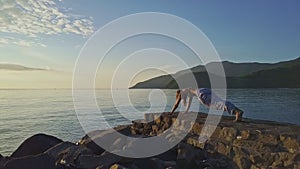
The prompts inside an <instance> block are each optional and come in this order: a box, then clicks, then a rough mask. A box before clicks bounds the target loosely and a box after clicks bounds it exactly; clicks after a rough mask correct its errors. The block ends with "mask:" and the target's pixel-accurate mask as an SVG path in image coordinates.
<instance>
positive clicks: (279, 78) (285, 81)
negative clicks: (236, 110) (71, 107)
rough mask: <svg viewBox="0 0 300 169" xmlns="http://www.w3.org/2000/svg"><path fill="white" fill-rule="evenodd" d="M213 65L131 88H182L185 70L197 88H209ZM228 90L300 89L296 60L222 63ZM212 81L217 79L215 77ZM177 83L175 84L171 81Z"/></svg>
mask: <svg viewBox="0 0 300 169" xmlns="http://www.w3.org/2000/svg"><path fill="white" fill-rule="evenodd" d="M217 64H219V63H217V62H212V63H208V64H207V65H206V66H203V65H199V66H196V67H193V68H191V69H188V70H183V71H180V72H177V73H175V74H172V75H163V76H159V77H155V78H153V79H149V80H146V81H144V82H140V83H137V84H136V85H134V86H133V87H131V88H170V89H176V88H178V84H177V82H179V83H180V84H183V86H181V87H193V86H188V84H187V85H186V86H184V85H185V82H186V81H188V79H190V77H188V76H190V74H188V72H189V71H192V72H193V75H194V76H195V79H196V81H197V84H198V86H199V87H210V81H209V76H208V73H207V71H206V67H208V68H209V69H210V70H211V69H214V68H216V67H217V66H216V65H217ZM222 64H223V67H224V71H225V74H226V80H227V87H229V88H275V87H276V88H280V87H282V88H296V87H300V80H299V72H300V71H299V70H300V58H297V59H295V60H291V61H285V62H278V63H233V62H228V61H224V62H222ZM211 76H215V77H214V78H218V77H217V75H213V74H212V75H211ZM174 78H175V79H176V80H177V82H176V81H175V80H174Z"/></svg>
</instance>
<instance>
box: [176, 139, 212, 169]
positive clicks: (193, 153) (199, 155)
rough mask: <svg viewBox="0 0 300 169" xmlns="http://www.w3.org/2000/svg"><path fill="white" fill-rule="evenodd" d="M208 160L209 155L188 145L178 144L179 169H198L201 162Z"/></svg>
mask: <svg viewBox="0 0 300 169" xmlns="http://www.w3.org/2000/svg"><path fill="white" fill-rule="evenodd" d="M206 159H207V153H206V152H205V151H204V150H202V149H198V148H195V147H194V146H192V145H189V144H186V143H179V144H178V155H177V164H176V165H177V168H191V169H192V168H198V167H199V166H198V165H199V163H198V162H199V161H203V160H206Z"/></svg>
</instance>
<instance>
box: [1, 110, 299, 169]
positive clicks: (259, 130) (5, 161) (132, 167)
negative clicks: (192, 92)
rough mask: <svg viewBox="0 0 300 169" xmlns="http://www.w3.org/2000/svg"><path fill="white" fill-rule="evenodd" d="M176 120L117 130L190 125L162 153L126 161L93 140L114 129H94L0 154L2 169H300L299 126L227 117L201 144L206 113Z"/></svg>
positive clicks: (135, 133) (116, 145) (34, 140)
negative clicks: (68, 138)
mask: <svg viewBox="0 0 300 169" xmlns="http://www.w3.org/2000/svg"><path fill="white" fill-rule="evenodd" d="M177 116H178V114H177V113H175V114H173V115H170V114H169V113H162V114H146V115H145V119H144V120H137V121H134V122H132V124H131V125H126V126H119V127H116V128H114V129H115V130H117V131H118V132H120V133H122V134H123V135H126V136H130V137H142V138H147V137H153V136H158V137H159V136H161V135H163V133H164V132H166V130H167V129H169V128H170V127H171V126H173V127H175V128H177V129H179V130H176V131H175V132H180V128H182V126H189V128H190V131H189V133H188V134H187V135H186V136H185V137H184V139H183V140H182V141H181V142H180V143H178V144H176V145H175V146H174V147H173V148H171V149H170V150H168V151H166V152H164V153H162V154H160V155H156V156H153V157H147V158H128V157H127V158H125V157H121V156H118V155H115V154H113V153H110V152H107V151H105V150H104V149H103V148H101V147H99V146H98V145H97V144H96V143H95V142H98V141H104V140H103V138H105V136H106V135H108V134H110V130H105V131H100V130H99V131H92V132H91V133H89V134H88V135H86V136H84V137H83V138H82V139H81V140H79V141H78V142H76V143H71V142H68V141H63V140H60V139H59V138H55V137H53V136H49V135H45V134H37V135H34V136H32V137H30V138H28V139H27V140H25V141H24V142H23V143H22V144H21V145H20V146H19V147H18V148H17V150H16V151H15V152H14V153H12V155H11V156H9V157H3V156H1V155H0V169H126V168H128V169H154V168H158V169H166V168H168V169H181V168H182V169H198V168H199V169H201V168H206V169H232V168H241V169H259V168H291V169H299V168H300V135H299V133H300V126H296V125H292V124H285V123H277V122H271V121H263V120H252V119H244V120H243V121H242V122H239V123H233V122H232V120H233V117H227V116H223V117H222V119H221V121H220V123H219V124H218V125H217V126H216V129H215V131H214V133H213V135H212V136H211V137H210V138H209V139H208V140H206V141H205V142H202V143H201V142H199V140H198V139H199V135H200V133H201V131H202V129H203V126H204V123H205V120H206V118H207V114H204V113H196V116H197V119H196V121H195V122H190V121H189V120H177ZM145 120H147V121H151V122H147V123H146V122H145ZM152 120H153V121H152ZM164 139H169V138H164ZM170 139H171V138H170ZM109 144H111V147H113V149H114V150H116V152H117V151H122V150H124V149H126V147H125V143H124V140H123V141H122V140H120V139H118V138H116V139H115V142H111V143H109ZM144 146H145V147H146V146H147V145H144Z"/></svg>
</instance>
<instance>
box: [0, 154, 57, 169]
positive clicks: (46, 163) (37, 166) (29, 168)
mask: <svg viewBox="0 0 300 169" xmlns="http://www.w3.org/2000/svg"><path fill="white" fill-rule="evenodd" d="M55 168H56V166H55V160H54V159H53V158H51V157H50V156H49V155H48V154H45V153H43V154H39V155H35V156H26V157H21V158H16V159H12V160H10V161H8V162H7V163H6V164H5V166H4V168H3V169H55Z"/></svg>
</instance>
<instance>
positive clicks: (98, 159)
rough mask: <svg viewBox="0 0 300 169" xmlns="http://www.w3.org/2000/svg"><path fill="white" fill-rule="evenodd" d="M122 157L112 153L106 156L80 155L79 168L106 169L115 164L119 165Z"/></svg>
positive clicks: (77, 162) (77, 164)
mask: <svg viewBox="0 0 300 169" xmlns="http://www.w3.org/2000/svg"><path fill="white" fill-rule="evenodd" d="M121 160H122V157H119V156H117V155H115V154H112V153H106V154H104V155H100V156H99V155H80V156H78V158H77V159H76V167H77V168H99V169H104V168H105V169H106V168H109V167H110V166H111V165H113V164H115V163H119V162H120V161H121Z"/></svg>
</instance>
